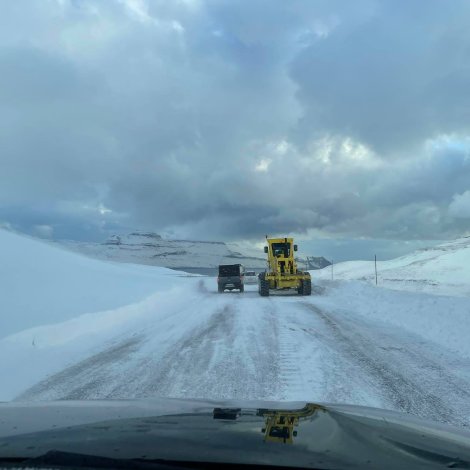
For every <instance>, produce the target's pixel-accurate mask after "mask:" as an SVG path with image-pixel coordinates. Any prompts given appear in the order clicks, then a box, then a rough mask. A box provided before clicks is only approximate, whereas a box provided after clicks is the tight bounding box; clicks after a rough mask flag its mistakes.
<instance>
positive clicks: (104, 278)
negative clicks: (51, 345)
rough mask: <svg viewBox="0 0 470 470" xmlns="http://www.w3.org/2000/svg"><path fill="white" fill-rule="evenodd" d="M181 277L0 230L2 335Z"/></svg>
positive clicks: (128, 299)
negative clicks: (99, 259) (78, 252)
mask: <svg viewBox="0 0 470 470" xmlns="http://www.w3.org/2000/svg"><path fill="white" fill-rule="evenodd" d="M178 278H179V273H177V272H175V271H171V270H168V269H165V268H151V267H147V266H135V265H128V266H126V265H123V264H119V263H111V262H107V263H104V262H102V261H97V260H93V259H89V258H87V257H85V256H83V255H79V254H75V253H71V252H69V251H68V250H64V249H61V248H59V247H57V246H50V244H48V243H45V242H41V241H38V240H35V239H32V238H29V237H27V236H22V235H18V234H15V233H12V232H8V231H5V230H1V229H0V292H1V295H0V312H1V315H0V338H1V337H4V336H6V335H9V334H11V333H14V332H17V331H20V330H23V329H25V328H30V327H32V326H37V325H44V324H47V323H55V322H59V321H64V320H66V319H69V318H73V317H75V316H77V315H80V314H82V313H90V312H96V311H102V310H106V309H112V308H117V307H121V306H123V305H127V304H130V303H134V302H137V301H140V300H141V299H142V298H144V297H146V296H148V295H150V294H151V293H154V292H155V291H158V290H162V289H166V288H167V287H168V286H169V285H170V284H173V283H175V282H177V280H178Z"/></svg>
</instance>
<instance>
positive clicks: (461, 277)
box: [313, 238, 470, 296]
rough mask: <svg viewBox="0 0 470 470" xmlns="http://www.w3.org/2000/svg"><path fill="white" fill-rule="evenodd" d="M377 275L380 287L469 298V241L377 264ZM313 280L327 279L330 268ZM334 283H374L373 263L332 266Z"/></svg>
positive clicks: (437, 247) (316, 274)
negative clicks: (337, 281)
mask: <svg viewBox="0 0 470 470" xmlns="http://www.w3.org/2000/svg"><path fill="white" fill-rule="evenodd" d="M377 271H378V283H379V285H380V286H382V287H388V288H393V289H400V290H408V291H416V292H429V293H434V294H445V295H463V296H470V238H460V239H457V240H454V241H451V242H447V243H444V244H442V245H438V246H435V247H431V248H426V249H422V250H418V251H415V252H414V253H411V254H409V255H405V256H401V257H400V258H396V259H393V260H390V261H378V262H377ZM313 276H314V277H315V278H317V279H331V268H330V267H328V268H325V269H322V270H320V271H315V273H314V274H313ZM334 279H343V280H362V281H368V282H372V283H375V273H374V261H373V260H371V261H349V262H345V263H338V264H335V266H334Z"/></svg>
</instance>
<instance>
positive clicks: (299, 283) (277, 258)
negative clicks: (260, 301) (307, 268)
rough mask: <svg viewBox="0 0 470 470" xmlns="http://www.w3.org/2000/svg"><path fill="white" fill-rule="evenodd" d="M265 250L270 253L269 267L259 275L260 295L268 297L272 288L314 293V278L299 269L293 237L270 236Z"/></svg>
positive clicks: (301, 293) (304, 293)
mask: <svg viewBox="0 0 470 470" xmlns="http://www.w3.org/2000/svg"><path fill="white" fill-rule="evenodd" d="M266 242H267V244H268V246H265V247H264V252H265V253H266V254H267V255H268V269H267V270H266V272H264V273H260V274H259V276H258V292H259V295H261V296H263V297H267V296H268V295H269V292H270V290H284V289H295V290H297V293H298V294H299V295H310V294H311V293H312V280H311V278H310V273H309V272H303V271H300V270H298V269H297V263H296V262H295V258H294V252H295V251H297V245H294V239H293V238H268V237H266Z"/></svg>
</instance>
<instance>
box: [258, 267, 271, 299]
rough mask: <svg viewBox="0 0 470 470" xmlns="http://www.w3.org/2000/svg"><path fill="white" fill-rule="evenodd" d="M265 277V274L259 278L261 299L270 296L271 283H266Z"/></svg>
mask: <svg viewBox="0 0 470 470" xmlns="http://www.w3.org/2000/svg"><path fill="white" fill-rule="evenodd" d="M265 276H266V274H265V273H261V274H260V275H259V277H258V292H259V295H261V297H268V296H269V281H266V278H265Z"/></svg>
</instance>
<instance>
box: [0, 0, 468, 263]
mask: <svg viewBox="0 0 470 470" xmlns="http://www.w3.org/2000/svg"><path fill="white" fill-rule="evenodd" d="M469 24H470V2H469V1H468V0H461V1H459V0H453V1H451V2H445V1H433V0H421V1H410V0H403V1H397V0H391V1H374V0H364V1H349V0H343V1H335V0H325V1H315V0H305V1H295V0H290V1H285V0H278V1H273V0H269V1H268V0H266V1H261V0H250V1H241V0H239V1H223V0H214V1H212V0H211V1H203V0H174V1H170V0H160V1H159V0H149V1H145V0H121V1H114V2H113V1H111V0H102V1H98V0H94V1H91V0H23V1H21V0H15V1H5V2H1V3H0V165H1V167H0V224H3V225H5V226H11V227H13V228H15V229H17V230H22V231H26V232H28V233H32V234H35V235H38V236H41V237H53V238H75V239H82V240H83V239H90V240H101V239H103V238H106V236H107V235H108V234H110V233H114V232H119V231H127V230H130V229H147V230H154V231H157V232H159V233H161V234H164V235H166V236H171V237H178V238H194V239H201V240H208V239H212V240H214V239H215V240H253V241H257V240H259V239H260V238H261V239H262V237H264V235H265V234H270V235H274V234H288V233H289V234H294V235H297V236H298V237H299V239H300V240H304V241H305V243H310V245H309V246H313V245H311V242H307V240H309V239H310V240H317V239H321V240H323V241H324V242H325V240H326V241H327V240H329V239H332V243H331V244H330V245H328V243H326V242H325V243H326V245H322V246H323V247H324V249H325V250H326V251H332V252H333V251H334V250H333V247H338V246H339V245H338V243H339V244H340V245H341V243H342V244H343V245H342V246H344V244H345V243H346V245H347V246H351V247H356V248H357V249H358V251H357V252H354V250H353V251H352V252H350V253H349V254H348V255H345V257H346V258H348V257H353V258H354V257H355V255H357V254H360V249H359V248H358V247H359V246H362V247H364V240H368V239H375V240H376V241H375V242H374V243H375V245H374V246H377V243H380V246H381V247H382V248H381V249H383V253H384V257H387V256H390V255H391V254H396V253H395V252H396V250H397V247H401V248H400V249H401V250H408V249H409V247H414V246H417V245H419V244H420V243H421V241H420V240H444V239H448V238H455V237H458V236H462V235H465V234H469V227H470V28H469V26H468V25H469ZM338 240H340V242H338ZM341 240H343V242H341ZM358 240H359V242H358ZM377 240H379V241H380V242H378V241H377ZM405 241H408V242H409V243H408V244H406V243H404V242H405ZM350 242H351V243H352V244H349V243H350ZM387 247H389V248H390V249H389V250H388V251H387ZM400 249H398V252H397V253H399V252H400ZM394 250H395V251H394ZM318 254H321V253H318Z"/></svg>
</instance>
